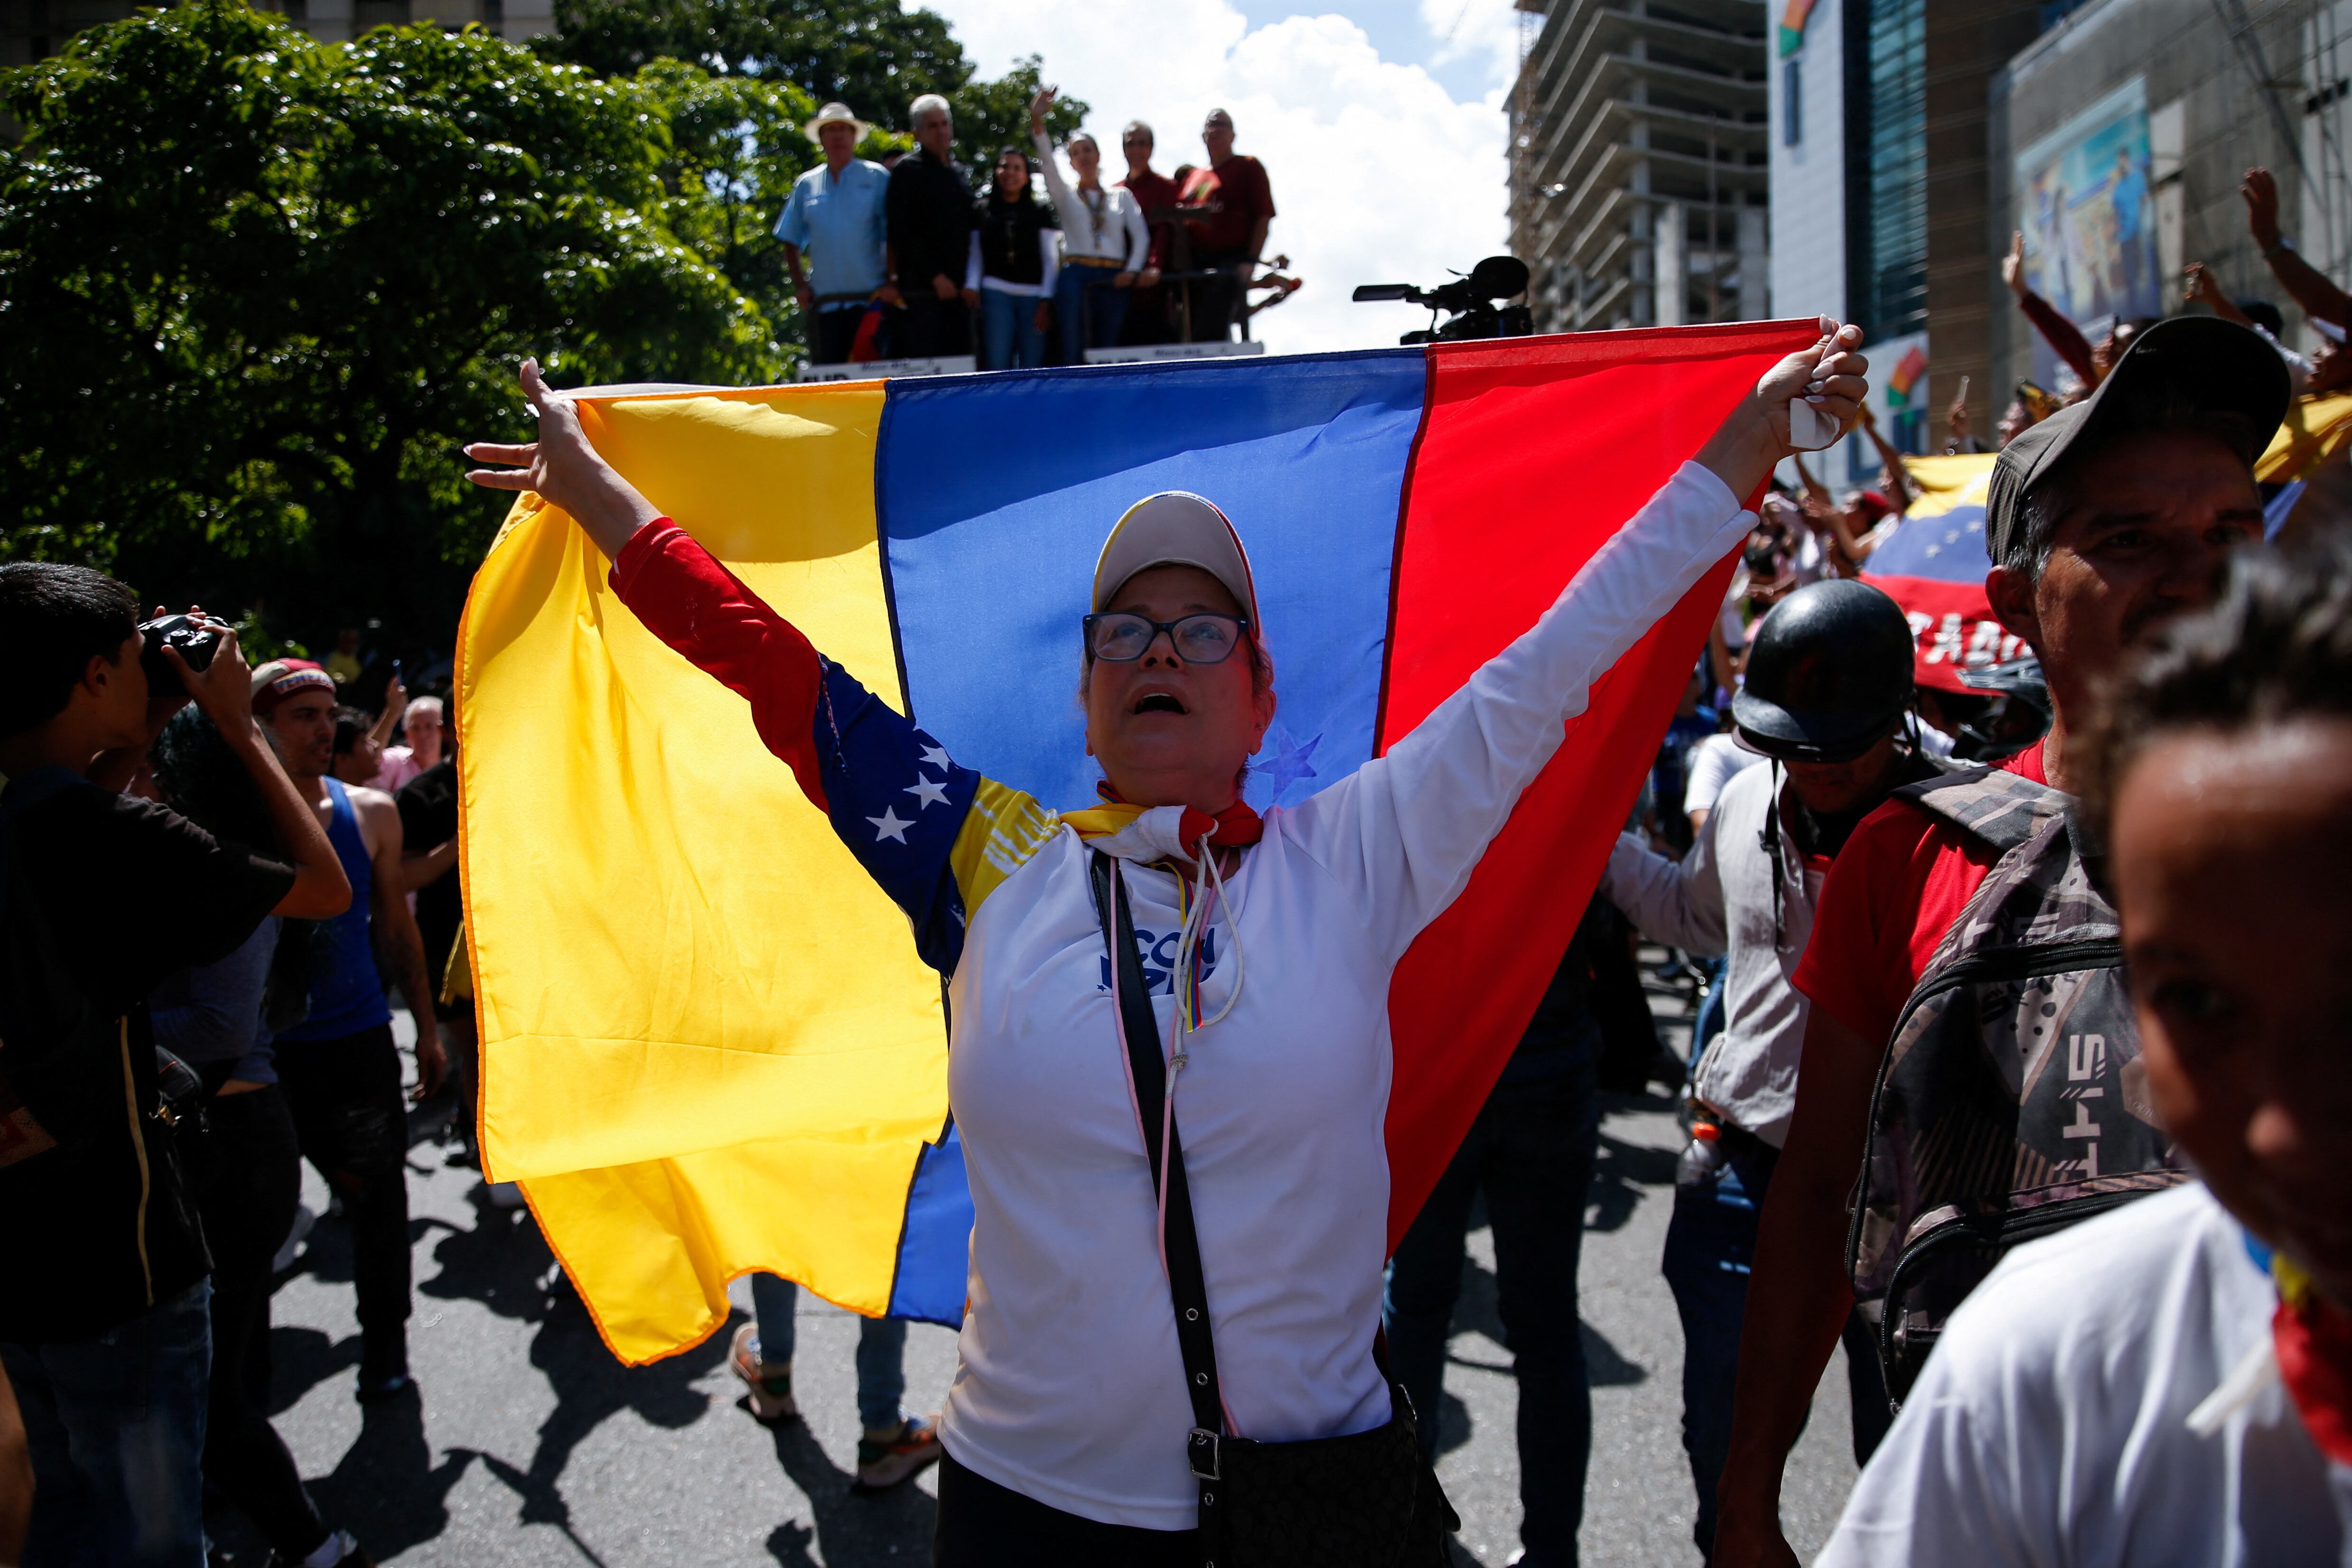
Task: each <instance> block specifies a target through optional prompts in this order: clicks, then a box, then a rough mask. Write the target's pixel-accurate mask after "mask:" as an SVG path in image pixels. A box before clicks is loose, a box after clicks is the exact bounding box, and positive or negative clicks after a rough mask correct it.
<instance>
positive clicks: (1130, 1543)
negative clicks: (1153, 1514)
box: [931, 1454, 1201, 1568]
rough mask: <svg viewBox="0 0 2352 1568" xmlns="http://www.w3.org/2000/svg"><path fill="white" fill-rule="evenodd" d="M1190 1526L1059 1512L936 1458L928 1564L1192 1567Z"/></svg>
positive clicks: (955, 1567) (967, 1567) (1194, 1541)
mask: <svg viewBox="0 0 2352 1568" xmlns="http://www.w3.org/2000/svg"><path fill="white" fill-rule="evenodd" d="M1200 1560H1201V1553H1200V1547H1199V1542H1198V1538H1197V1535H1196V1532H1194V1531H1190V1530H1140V1529H1138V1528H1137V1527H1136V1526H1134V1525H1131V1524H1103V1523H1100V1522H1098V1521H1095V1520H1091V1519H1086V1518H1083V1517H1081V1516H1079V1515H1077V1514H1075V1513H1064V1512H1063V1511H1062V1510H1060V1509H1057V1508H1053V1507H1049V1506H1048V1505H1046V1504H1045V1503H1042V1502H1039V1501H1038V1500H1036V1499H1034V1498H1031V1497H1024V1495H1022V1494H1021V1493H1019V1492H1016V1491H1014V1490H1013V1489H1011V1488H1010V1487H1001V1486H998V1485H997V1484H996V1483H995V1482H994V1481H992V1480H990V1479H988V1478H987V1477H985V1476H982V1475H978V1474H975V1473H974V1472H972V1471H971V1470H967V1469H965V1468H963V1467H962V1466H961V1465H959V1464H957V1463H956V1462H955V1456H954V1455H953V1454H941V1455H940V1516H939V1523H938V1525H937V1526H936V1528H935V1529H934V1531H933V1533H932V1536H931V1568H1104V1565H1106V1564H1111V1563H1116V1564H1118V1568H1195V1565H1196V1564H1197V1563H1199V1562H1200Z"/></svg>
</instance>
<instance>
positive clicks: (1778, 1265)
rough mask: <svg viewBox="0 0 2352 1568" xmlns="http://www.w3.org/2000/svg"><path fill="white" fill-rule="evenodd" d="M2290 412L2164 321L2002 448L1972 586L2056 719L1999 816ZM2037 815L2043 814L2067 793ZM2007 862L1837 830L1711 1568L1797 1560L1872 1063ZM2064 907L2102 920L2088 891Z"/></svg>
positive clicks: (1904, 826)
mask: <svg viewBox="0 0 2352 1568" xmlns="http://www.w3.org/2000/svg"><path fill="white" fill-rule="evenodd" d="M2287 400H2288V388H2287V377H2286V371H2285V368H2284V365H2282V364H2281V363H2280V362H2279V358H2278V355H2277V354H2276V353H2274V352H2273V350H2272V349H2271V347H2270V345H2269V344H2267V343H2265V342H2263V340H2262V339H2261V338H2260V337H2258V336H2256V335H2255V334H2254V333H2253V332H2251V331H2247V330H2246V329H2245V328H2242V327H2239V326H2236V325H2233V324H2232V323H2230V322H2227V321H2217V320H2214V319H2211V318H2201V317H2179V318H2176V319H2174V320H2171V321H2163V322H2159V323H2158V324H2157V325H2155V326H2152V327H2150V328H2148V329H2147V331H2144V332H2141V333H2139V334H2138V335H2137V337H2136V338H2135V339H2134V341H2133V342H2132V345H2131V347H2130V349H2129V350H2128V351H2127V352H2126V353H2125V354H2124V355H2123V356H2122V357H2121V359H2120V360H2119V361H2118V362H2117V363H2116V367H2115V369H2114V370H2113V372H2112V373H2110V374H2109V375H2108V376H2107V377H2106V379H2105V381H2103V382H2102V383H2101V384H2100V385H2099V388H2098V390H2097V391H2096V392H2095V394H2094V395H2092V396H2091V397H2089V398H2087V399H2085V400H2084V402H2082V403H2079V404H2076V405H2074V406H2072V407H2070V408H2066V409H2062V410H2061V411H2059V412H2058V413H2057V414H2054V415H2053V416H2051V417H2050V418H2048V419H2045V420H2043V421H2042V423H2041V424H2039V425H2037V426H2034V427H2033V428H2032V429H2031V430H2029V431H2027V432H2025V433H2024V434H2023V435H2021V436H2020V437H2017V439H2015V440H2014V441H2012V442H2011V443H2010V445H2009V446H2008V447H2006V448H2004V449H2003V451H2002V452H2001V455H2000V460H1999V462H1998V464H1997V465H1996V466H1995V468H1994V470H1993V477H1992V483H1991V489H1990V495H1989V498H1988V501H1987V506H1986V518H1985V542H1986V547H1987V549H1988V551H1989V552H1990V555H1991V557H1992V571H1991V573H1990V575H1989V576H1988V577H1987V578H1986V583H1985V586H1986V591H1987V594H1988V595H1989V596H1990V600H1991V603H1992V608H1993V613H1994V614H1995V615H1996V616H1999V617H2000V621H2001V624H2002V625H2003V626H2006V627H2007V628H2008V629H2009V630H2011V632H2014V633H2015V634H2017V636H2019V637H2021V638H2023V639H2024V640H2025V641H2026V642H2027V643H2029V644H2030V645H2032V648H2033V650H2034V652H2035V654H2036V655H2038V656H2039V657H2040V658H2041V660H2042V669H2043V672H2044V674H2045V676H2046V677H2047V679H2048V681H2049V686H2050V697H2051V703H2052V708H2053V719H2052V722H2051V727H2050V731H2049V733H2048V734H2047V735H2046V736H2045V737H2044V739H2043V741H2042V743H2041V744H2039V745H2036V746H2033V747H2032V748H2029V749H2028V750H2026V751H2024V752H2020V753H2019V754H2018V755H2016V756H2014V757H2012V758H2010V759H2009V760H2008V761H2007V762H2005V763H2003V764H2002V768H2003V769H2004V770H2006V772H2007V773H2011V774H2014V775H2016V778H2017V779H2018V780H2021V781H2024V782H2023V783H2018V784H2011V785H2010V786H2006V787H2009V788H2010V790H2011V794H2013V795H2016V796H2017V797H2018V798H2019V799H2020V800H2024V799H2026V798H2027V797H2029V796H2034V797H2042V796H2046V794H2047V792H2050V791H2056V792H2063V791H2065V790H2066V789H2068V788H2069V785H2070V783H2071V779H2070V762H2069V752H2068V737H2069V735H2070V733H2072V732H2074V731H2075V730H2078V729H2080V728H2081V727H2083V726H2084V724H2086V723H2087V722H2088V721H2089V719H2090V717H2091V715H2092V713H2093V711H2094V709H2095V703H2096V701H2097V694H2098V692H2099V690H2100V689H2101V687H2102V685H2103V683H2105V681H2107V680H2108V679H2111V678H2112V677H2113V676H2115V675H2116V673H2118V672H2119V671H2120V670H2121V669H2122V668H2123V667H2124V664H2125V661H2126V658H2128V657H2129V656H2130V655H2131V654H2132V653H2133V652H2135V651H2136V650H2137V648H2138V647H2142V646H2144V645H2145V644H2146V642H2147V640H2148V638H2149V636H2150V634H2151V632H2152V630H2153V629H2154V628H2155V627H2157V626H2159V625H2161V624H2162V623H2163V622H2165V621H2167V620H2168V619H2169V618H2171V617H2172V616H2178V615H2179V614H2181V613H2183V612H2185V611H2189V610H2194V609H2198V608H2200V607H2201V606H2203V605H2205V604H2206V603H2207V602H2208V601H2209V600H2210V598H2211V596H2212V591H2213V585H2214V583H2215V582H2216V580H2217V577H2218V574H2219V572H2220V568H2221V563H2222V561H2223V559H2224V557H2225V556H2226V555H2227V554H2228V553H2229V552H2230V551H2231V550H2232V549H2234V548H2236V547H2238V546H2240V545H2242V544H2248V543H2256V542H2260V541H2261V539H2262V537H2263V515H2262V498H2261V495H2260V492H2259V491H2258V490H2257V489H2255V485H2254V478H2253V471H2252V470H2253V462H2254V459H2255V458H2256V457H2257V456H2258V455H2259V454H2260V453H2261V451H2262V449H2263V446H2264V445H2265V444H2266V443H2267V441H2268V440H2269V438H2270V437H2271V434H2272V433H2273V431H2274V430H2275V429H2276V428H2277V426H2278V422H2279V420H2280V418H2281V417H2282V416H2283V415H2284V412H2285V409H2286V405H2287ZM2035 786H2042V787H2039V788H2037V787H2035ZM1937 787H1943V786H1937ZM2055 804H2056V807H2057V809H2059V810H2060V811H2061V812H2062V813H2063V810H2064V808H2065V805H2066V797H2064V796H2063V795H2060V796H2059V797H2058V799H2057V801H2056V803H2055ZM2047 842H2048V841H2047V840H2046V839H2045V838H2042V837H2037V838H2036V840H2035V843H2036V844H2042V845H2045V846H2046V844H2047ZM2024 848H2026V849H2032V848H2033V846H2032V845H2028V846H2025V847H2024ZM2015 853H2017V851H2015V850H2002V849H2000V848H1997V847H1989V846H1988V844H1987V843H1986V842H1985V841H1984V840H1983V839H1981V838H1980V837H1976V836H1973V835H1971V834H1970V833H1969V832H1967V831H1965V830H1963V829H1961V828H1958V827H1956V826H1954V825H1953V824H1952V823H1951V822H1950V821H1948V820H1947V819H1945V818H1943V817H1941V816H1937V815H1935V814H1934V813H1933V812H1931V811H1930V810H1929V809H1928V808H1927V805H1924V804H1923V803H1922V802H1920V801H1918V800H1916V799H1906V798H1898V799H1895V800H1893V801H1890V802H1888V803H1887V804H1886V805H1884V806H1882V807H1880V808H1879V809H1878V810H1877V811H1876V812H1874V813H1873V814H1872V815H1871V816H1870V817H1869V818H1868V819H1867V820H1865V821H1864V822H1863V823H1862V824H1861V825H1860V826H1858V827H1857V828H1856V829H1855V830H1854V832H1853V837H1851V839H1850V840H1849V841H1848V843H1847V846H1846V848H1845V851H1844V853H1843V855H1841V856H1840V857H1839V858H1838V862H1837V867H1836V869H1835V870H1834V872H1833V873H1832V875H1831V876H1830V877H1829V879H1828V880H1827V881H1826V883H1825V884H1824V886H1823V888H1822V896H1821V900H1820V903H1819V905H1818V910H1817V918H1816V920H1815V922H1814V931H1813V936H1812V939H1811V942H1810V943H1809V944H1808V946H1807V950H1806V952H1805V955H1804V958H1803V960H1802V961H1801V963H1799V965H1798V967H1797V971H1796V973H1795V974H1794V976H1793V982H1794V984H1795V985H1796V987H1797V989H1798V990H1800V991H1801V992H1802V993H1804V994H1805V995H1806V996H1807V997H1808V998H1810V999H1811V1003H1812V1006H1811V1016H1810V1019H1809V1021H1808V1023H1807V1026H1806V1033H1805V1044H1804V1061H1805V1072H1804V1077H1803V1080H1802V1086H1801V1093H1800V1094H1799V1095H1798V1097H1797V1102H1796V1106H1795V1109H1794V1111H1793V1113H1792V1116H1791V1119H1790V1127H1789V1135H1788V1141H1787V1143H1786V1145H1785V1150H1784V1153H1783V1156H1782V1159H1781V1162H1780V1169H1779V1170H1778V1172H1777V1173H1776V1180H1775V1182H1774V1184H1773V1188H1772V1195H1771V1198H1770V1201H1769V1203H1768V1204H1767V1205H1765V1207H1764V1213H1763V1215H1762V1219H1761V1223H1760V1224H1759V1229H1758V1237H1757V1250H1756V1261H1755V1267H1754V1272H1753V1274H1752V1276H1751V1278H1750V1282H1749V1293H1750V1298H1751V1300H1750V1305H1749V1309H1748V1314H1747V1321H1746V1324H1745V1328H1744V1332H1743V1339H1742V1348H1743V1350H1744V1351H1745V1352H1746V1353H1745V1354H1743V1355H1742V1357H1741V1359H1740V1364H1739V1377H1738V1405H1737V1412H1736V1415H1735V1417H1734V1422H1733V1430H1732V1438H1731V1448H1730V1454H1729V1457H1728V1458H1727V1462H1726V1464H1725V1468H1724V1475H1723V1481H1722V1485H1721V1489H1720V1492H1719V1499H1718V1500H1719V1510H1720V1511H1719V1518H1718V1529H1717V1540H1716V1553H1715V1557H1714V1561H1716V1562H1717V1563H1739V1564H1750V1563H1758V1564H1761V1563H1770V1564H1775V1565H1780V1564H1793V1563H1795V1562H1796V1557H1795V1555H1794V1553H1792V1552H1790V1549H1789V1545H1788V1542H1787V1541H1786V1539H1785V1538H1784V1537H1783V1535H1782V1533H1781V1530H1780V1475H1781V1468H1782V1465H1783V1463H1784V1462H1785V1460H1786V1458H1787V1457H1788V1453H1789V1449H1790V1446H1791V1445H1792V1444H1793V1443H1794V1442H1795V1440H1796V1436H1797V1433H1798V1431H1799V1430H1800V1429H1801V1426H1802V1424H1803V1421H1804V1416H1805V1413H1806V1411H1807V1409H1808V1408H1809V1406H1810V1405H1811V1399H1812V1393H1813V1387H1814V1384H1816V1383H1817V1382H1818V1381H1819V1380H1820V1377H1821V1373H1822V1368H1823V1366H1824V1365H1825V1364H1826V1363H1827V1362H1828V1360H1829V1355H1830V1347H1831V1345H1832V1343H1833V1342H1835V1341H1836V1340H1837V1338H1838V1335H1839V1332H1840V1331H1841V1328H1842V1326H1843V1324H1844V1323H1845V1321H1846V1320H1847V1316H1848V1314H1849V1312H1850V1311H1851V1310H1852V1309H1853V1303H1854V1292H1853V1276H1852V1275H1851V1274H1850V1273H1849V1258H1848V1257H1847V1241H1848V1220H1849V1215H1848V1212H1847V1204H1848V1199H1849V1196H1850V1195H1851V1194H1853V1190H1854V1185H1855V1177H1856V1173H1857V1171H1859V1170H1860V1169H1861V1168H1862V1165H1863V1160H1864V1147H1865V1142H1866V1140H1867V1139H1868V1137H1869V1136H1870V1130H1871V1128H1872V1126H1873V1109H1872V1097H1873V1093H1874V1089H1876V1088H1877V1086H1878V1082H1879V1075H1880V1068H1881V1064H1882V1061H1884V1060H1885V1059H1886V1058H1887V1049H1886V1047H1887V1045H1888V1042H1889V1041H1890V1039H1891V1038H1892V1037H1893V1034H1894V1030H1895V1025H1896V1022H1897V1020H1898V1019H1899V1018H1900V1017H1902V1016H1904V1014H1905V1012H1906V1007H1916V1006H1918V1005H1919V1003H1918V1001H1917V1000H1916V998H1915V992H1916V991H1917V990H1918V989H1919V987H1920V981H1921V976H1922V974H1923V973H1924V972H1925V971H1926V970H1927V967H1928V965H1929V963H1930V962H1931V961H1933V960H1935V959H1936V958H1937V953H1938V950H1939V949H1941V948H1943V947H1944V946H1945V944H1946V941H1947V933H1948V931H1953V928H1954V926H1955V922H1956V921H1958V917H1959V916H1960V914H1961V912H1962V910H1964V909H1966V908H1968V907H1969V905H1970V901H1971V900H1972V898H1973V896H1974V895H1975V893H1976V892H1977V890H1978V889H1979V887H1980V886H1981V885H1982V884H1983V883H1984V882H1985V881H1986V879H1987V878H1988V876H1989V875H1990V873H1992V872H1993V871H1994V870H1995V868H1996V867H1998V866H2006V865H2008V864H2009V861H2008V859H2007V858H2006V857H2008V856H2011V855H2013V854H2015ZM2079 904H2080V907H2081V908H2083V909H2085V910H2089V909H2093V908H2104V903H2103V900H2098V898H2097V896H2096V894H2095V892H2092V893H2089V894H2087V895H2085V896H2084V897H2082V898H2081V899H2080V900H2079ZM1972 920H1974V921H1975V922H1976V923H1978V924H1986V925H1989V924H1990V923H1991V922H1990V921H1988V920H1985V919H1984V918H1983V917H1982V916H1981V915H1978V916H1972ZM2061 923H2062V924H2063V922H2061ZM1953 934H1954V935H1955V936H1958V935H1961V934H1962V933H1960V932H1957V931H1953ZM2108 934H2110V935H2111V934H2112V931H2111V929H2110V931H2109V933H2108ZM2064 935H2065V932H2064V931H2063V930H2055V929H2053V930H2051V931H2037V932H2036V933H2035V936H2036V940H2037V941H2050V940H2057V939H2063V937H2064ZM2130 1031H2131V1024H2130V1020H2129V1017H2128V1015H2127V1013H2126V1016H2124V1018H2123V1019H2122V1020H2121V1022H2120V1024H2119V1025H2118V1026H2116V1037H2113V1038H2110V1039H2108V1040H2106V1042H2105V1047H2106V1049H2105V1059H2108V1060H2112V1061H2118V1062H2120V1061H2124V1060H2128V1059H2130V1058H2136V1057H2137V1038H2136V1037H2134V1036H2132V1035H2131V1033H2130ZM2084 1038H2087V1039H2092V1040H2097V1039H2098V1038H2099V1037H2097V1036H2086V1037H2084ZM2028 1065H2029V1067H2030V1066H2031V1065H2032V1064H2028ZM2063 1076H2064V1075H2062V1081H2063ZM2125 1098H2127V1097H2125ZM2098 1109H2099V1111H2100V1120H2101V1121H2103V1122H2104V1124H2105V1126H2106V1127H2107V1128H2108V1130H2109V1134H2110V1135H2112V1134H2113V1133H2114V1132H2115V1131H2116V1129H2117V1128H2119V1127H2127V1126H2128V1125H2129V1123H2130V1121H2131V1119H2132V1112H2131V1110H2130V1108H2129V1106H2128V1105H2127V1104H2125V1103H2119V1102H2118V1099H2117V1098H2116V1097H2111V1098H2110V1099H2109V1100H2105V1101H2103V1102H2101V1105H2100V1107H2099V1108H2098ZM2093 1131H2094V1132H2096V1131H2097V1129H2096V1128H2094V1129H2093ZM2022 1152H2023V1151H2022V1149H2021V1153H2022Z"/></svg>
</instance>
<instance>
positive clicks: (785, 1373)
mask: <svg viewBox="0 0 2352 1568" xmlns="http://www.w3.org/2000/svg"><path fill="white" fill-rule="evenodd" d="M727 1365H728V1368H729V1370H730V1371H731V1372H733V1373H734V1374H735V1375H736V1376H738V1377H740V1378H741V1379H742V1380H743V1386H744V1387H745V1389H747V1390H748V1391H749V1393H748V1395H747V1397H748V1398H749V1400H750V1402H751V1414H752V1415H754V1416H756V1417H758V1418H759V1419H760V1420H762V1421H797V1420H799V1419H800V1414H801V1407H800V1406H799V1405H796V1404H794V1403H793V1363H790V1362H782V1363H776V1362H764V1361H761V1359H760V1326H759V1325H758V1324H757V1323H746V1324H744V1325H743V1326H742V1327H741V1328H740V1329H738V1330H736V1331H735V1343H734V1345H733V1346H732V1347H731V1348H730V1350H729V1352H728V1355H727Z"/></svg>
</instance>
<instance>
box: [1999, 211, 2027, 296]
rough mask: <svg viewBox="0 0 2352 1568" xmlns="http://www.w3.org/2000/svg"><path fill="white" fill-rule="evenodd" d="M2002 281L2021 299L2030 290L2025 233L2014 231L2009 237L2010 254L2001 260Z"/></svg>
mask: <svg viewBox="0 0 2352 1568" xmlns="http://www.w3.org/2000/svg"><path fill="white" fill-rule="evenodd" d="M2000 280H2001V282H2002V284H2003V285H2005V286H2006V287H2007V288H2008V289H2009V291H2010V292H2011V293H2012V294H2014V295H2016V296H2017V297H2018V298H2019V299H2021V300H2022V299H2024V298H2025V296H2026V295H2027V293H2029V292H2030V290H2029V289H2027V288H2026V287H2025V231H2024V230H2023V229H2021V228H2020V229H2012V230H2011V231H2010V236H2009V254H2008V255H2006V256H2004V257H2002V258H2000Z"/></svg>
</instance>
